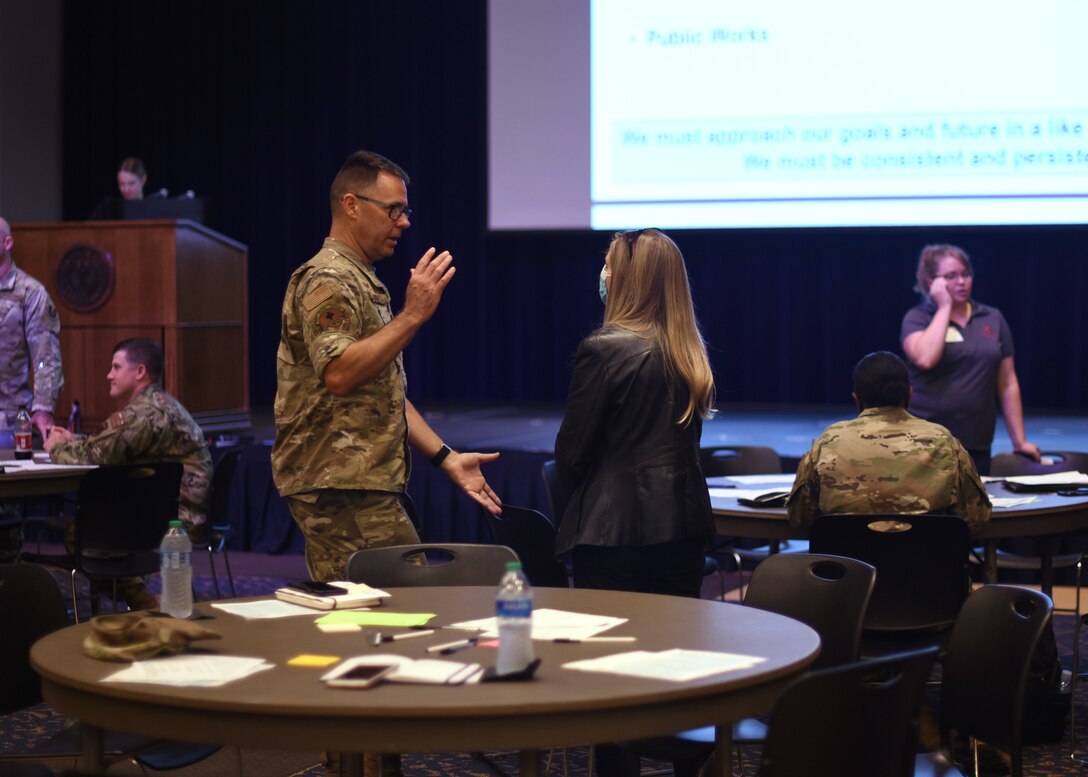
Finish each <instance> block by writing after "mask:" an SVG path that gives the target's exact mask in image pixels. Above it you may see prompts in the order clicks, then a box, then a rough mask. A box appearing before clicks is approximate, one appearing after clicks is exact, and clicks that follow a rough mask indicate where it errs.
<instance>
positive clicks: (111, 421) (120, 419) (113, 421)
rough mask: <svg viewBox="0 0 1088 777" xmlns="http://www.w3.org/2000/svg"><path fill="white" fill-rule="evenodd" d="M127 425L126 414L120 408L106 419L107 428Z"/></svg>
mask: <svg viewBox="0 0 1088 777" xmlns="http://www.w3.org/2000/svg"><path fill="white" fill-rule="evenodd" d="M124 425H125V414H124V413H122V412H121V411H120V410H118V411H117V412H116V413H114V414H113V415H111V416H110V417H109V418H107V419H106V428H107V429H117V428H118V427H121V426H124Z"/></svg>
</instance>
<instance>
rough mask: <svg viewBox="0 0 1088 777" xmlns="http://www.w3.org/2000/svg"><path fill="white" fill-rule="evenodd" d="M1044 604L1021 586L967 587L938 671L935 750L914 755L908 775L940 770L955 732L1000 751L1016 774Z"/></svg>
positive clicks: (1046, 611)
mask: <svg viewBox="0 0 1088 777" xmlns="http://www.w3.org/2000/svg"><path fill="white" fill-rule="evenodd" d="M1051 612H1052V603H1051V601H1050V598H1049V597H1048V596H1046V595H1045V594H1041V593H1039V592H1038V591H1034V590H1031V589H1029V588H1021V587H1019V586H1006V585H987V586H983V587H982V588H979V589H978V590H976V591H975V592H974V593H972V594H971V595H970V596H969V597H968V598H967V601H966V602H964V604H963V607H962V609H961V610H960V614H959V619H958V620H957V621H956V626H955V628H953V629H952V635H951V639H950V640H949V642H948V649H947V651H946V652H945V654H944V662H943V669H942V672H941V710H940V728H941V740H942V744H943V752H942V753H939V754H924V755H920V756H918V758H917V759H916V769H915V775H916V777H923V775H933V774H959V772H958V771H948V768H947V763H948V760H949V759H950V753H951V752H952V749H953V745H954V743H955V738H956V736H957V735H958V736H965V737H969V738H971V740H972V745H974V744H975V740H981V741H983V742H986V743H988V744H990V745H992V746H994V747H997V748H1000V749H1001V750H1004V751H1006V752H1007V753H1008V754H1009V756H1010V758H1011V760H1012V764H1011V765H1012V775H1013V777H1021V775H1022V774H1023V759H1022V753H1021V742H1022V736H1023V727H1024V694H1025V691H1026V687H1027V678H1028V670H1029V668H1030V665H1031V660H1032V656H1033V655H1034V654H1035V651H1036V647H1037V645H1038V643H1039V639H1040V637H1041V636H1042V634H1043V631H1044V630H1045V629H1046V627H1047V624H1048V623H1049V622H1050V618H1051Z"/></svg>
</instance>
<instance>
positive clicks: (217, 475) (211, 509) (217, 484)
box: [208, 448, 242, 532]
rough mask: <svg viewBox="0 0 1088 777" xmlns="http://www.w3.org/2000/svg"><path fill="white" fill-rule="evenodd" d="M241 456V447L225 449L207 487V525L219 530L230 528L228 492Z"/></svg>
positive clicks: (232, 483) (223, 530)
mask: <svg viewBox="0 0 1088 777" xmlns="http://www.w3.org/2000/svg"><path fill="white" fill-rule="evenodd" d="M241 458H242V449H241V448H235V449H233V450H229V451H227V452H226V453H224V454H223V457H222V458H221V459H219V463H218V464H216V465H215V471H214V472H213V473H212V483H211V487H210V488H209V489H208V525H209V527H212V528H214V529H215V530H216V531H219V532H225V531H228V530H229V529H230V493H231V488H232V486H233V485H234V473H235V472H236V471H237V470H238V461H239V460H240V459H241Z"/></svg>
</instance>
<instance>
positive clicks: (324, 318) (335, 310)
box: [317, 305, 344, 329]
mask: <svg viewBox="0 0 1088 777" xmlns="http://www.w3.org/2000/svg"><path fill="white" fill-rule="evenodd" d="M343 321H344V309H343V308H341V307H337V306H336V305H329V306H328V307H326V308H325V309H324V310H322V311H321V312H320V313H318V314H317V325H318V326H319V327H321V328H322V329H339V328H340V327H341V325H342V323H343Z"/></svg>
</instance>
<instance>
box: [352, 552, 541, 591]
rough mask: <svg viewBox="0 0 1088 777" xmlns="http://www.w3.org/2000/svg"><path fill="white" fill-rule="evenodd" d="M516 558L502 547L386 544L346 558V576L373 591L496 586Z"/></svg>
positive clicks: (515, 555) (514, 554) (516, 556)
mask: <svg viewBox="0 0 1088 777" xmlns="http://www.w3.org/2000/svg"><path fill="white" fill-rule="evenodd" d="M518 560H519V559H518V555H517V554H516V553H515V552H514V551H512V550H511V549H510V548H507V547H505V546H503V545H468V544H461V543H448V544H443V545H430V544H421V545H389V546H387V547H384V548H363V549H362V550H357V551H355V552H354V553H352V554H351V557H350V558H349V559H348V566H347V577H348V580H350V581H351V582H353V583H366V584H367V585H371V586H374V587H375V588H398V587H412V586H430V585H436V586H447V585H485V586H495V587H496V588H497V587H498V585H499V580H500V579H502V576H503V574H504V573H505V572H506V563H507V562H508V561H518Z"/></svg>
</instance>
